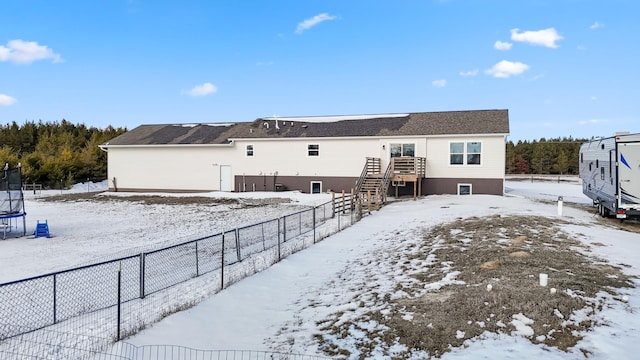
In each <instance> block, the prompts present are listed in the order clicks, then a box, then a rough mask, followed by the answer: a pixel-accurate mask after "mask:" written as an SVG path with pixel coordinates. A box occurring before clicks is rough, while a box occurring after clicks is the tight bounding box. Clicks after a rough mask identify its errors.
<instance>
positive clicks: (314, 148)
mask: <svg viewBox="0 0 640 360" xmlns="http://www.w3.org/2000/svg"><path fill="white" fill-rule="evenodd" d="M307 155H308V156H320V145H319V144H309V145H307Z"/></svg>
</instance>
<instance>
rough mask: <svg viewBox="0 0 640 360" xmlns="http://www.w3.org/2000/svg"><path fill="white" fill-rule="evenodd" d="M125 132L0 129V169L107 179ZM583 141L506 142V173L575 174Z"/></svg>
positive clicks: (41, 176)
mask: <svg viewBox="0 0 640 360" xmlns="http://www.w3.org/2000/svg"><path fill="white" fill-rule="evenodd" d="M125 131H126V128H113V127H111V126H109V127H107V128H104V129H99V128H95V127H87V126H85V125H84V124H72V123H70V122H68V121H66V120H62V121H60V122H42V121H40V122H37V123H36V122H25V123H24V124H23V125H18V124H17V123H16V122H13V123H11V124H6V125H2V126H0V166H4V164H5V163H9V166H10V167H16V166H17V165H18V163H20V164H21V166H22V175H23V182H24V183H36V184H42V185H43V186H44V187H46V188H63V187H69V186H71V185H73V184H75V183H79V182H84V181H87V180H89V181H101V180H104V179H106V178H107V156H106V153H105V152H103V151H102V150H100V148H99V146H98V145H100V144H103V143H105V142H107V141H109V140H111V139H113V138H114V137H116V136H118V135H120V134H122V133H124V132H125ZM585 141H587V140H585V139H572V138H570V137H569V138H557V139H548V140H547V139H544V138H543V139H540V140H534V141H532V142H529V141H518V142H517V143H515V144H514V143H513V142H512V141H508V142H507V144H506V169H505V171H506V173H507V174H561V175H565V174H568V175H575V174H578V156H579V151H580V144H582V143H583V142H585Z"/></svg>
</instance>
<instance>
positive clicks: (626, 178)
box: [618, 142, 640, 206]
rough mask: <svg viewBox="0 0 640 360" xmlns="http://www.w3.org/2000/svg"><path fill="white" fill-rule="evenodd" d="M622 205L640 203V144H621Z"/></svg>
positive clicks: (619, 173)
mask: <svg viewBox="0 0 640 360" xmlns="http://www.w3.org/2000/svg"><path fill="white" fill-rule="evenodd" d="M618 153H619V156H620V158H619V159H618V160H619V162H618V176H619V180H620V195H621V196H620V205H622V206H624V205H627V204H639V203H640V142H633V143H619V144H618Z"/></svg>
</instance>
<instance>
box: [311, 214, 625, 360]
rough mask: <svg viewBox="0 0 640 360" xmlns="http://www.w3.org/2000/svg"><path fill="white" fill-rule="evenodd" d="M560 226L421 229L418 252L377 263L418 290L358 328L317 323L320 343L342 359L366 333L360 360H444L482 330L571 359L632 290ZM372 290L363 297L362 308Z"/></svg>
mask: <svg viewBox="0 0 640 360" xmlns="http://www.w3.org/2000/svg"><path fill="white" fill-rule="evenodd" d="M562 223H563V221H562V220H559V219H548V218H544V217H533V216H527V217H521V216H507V217H501V216H493V217H489V218H470V219H460V220H458V221H455V222H452V223H449V224H445V225H441V226H437V227H435V228H431V229H428V230H425V235H424V237H423V240H422V242H421V243H419V244H417V245H416V244H411V245H405V246H404V247H401V248H399V249H398V251H397V252H396V253H395V254H393V255H392V256H387V257H385V258H384V259H383V260H381V261H382V262H386V264H387V265H388V268H391V269H393V270H394V272H396V273H397V272H398V271H403V272H404V273H405V274H410V278H411V279H412V281H406V279H405V280H403V281H400V282H398V283H397V284H396V287H395V288H393V289H392V291H393V292H390V293H387V294H377V299H378V300H377V301H376V303H375V304H373V305H371V306H369V308H370V309H371V310H368V311H366V312H361V313H358V314H360V315H354V317H355V318H356V320H347V321H344V319H345V318H349V317H344V316H341V315H342V313H341V314H334V315H333V316H331V317H330V318H328V319H326V320H324V321H322V322H320V323H319V325H320V326H321V329H322V331H323V333H322V334H319V335H318V336H316V339H317V340H318V341H319V342H320V347H321V348H322V349H323V350H324V351H325V352H326V353H327V354H328V355H332V356H344V355H345V354H353V349H351V350H349V349H345V348H341V347H340V344H341V343H343V342H341V340H344V339H346V338H347V337H349V336H350V335H349V334H352V333H353V332H354V331H361V332H364V333H366V334H367V335H366V337H367V338H366V339H365V340H362V339H358V340H357V341H353V344H352V345H353V346H354V347H355V349H356V353H359V354H363V355H361V356H360V358H363V356H365V355H366V354H369V353H370V352H371V351H372V349H373V348H374V347H376V348H380V344H385V345H384V346H382V347H383V348H387V349H390V348H392V347H395V348H396V349H397V348H404V349H406V350H404V351H401V352H400V353H397V354H396V355H397V356H395V355H394V357H398V358H406V357H409V356H410V355H411V354H416V352H421V351H422V352H423V354H424V353H426V354H428V355H429V356H435V357H439V356H441V355H442V354H444V353H445V352H447V351H449V350H450V349H451V348H452V347H460V346H463V343H464V341H465V340H468V339H472V338H475V337H478V336H480V335H481V334H483V333H484V332H486V331H489V332H494V333H508V334H518V335H521V336H524V337H526V338H528V339H530V340H531V342H533V343H544V344H546V345H548V346H552V347H556V348H558V349H561V350H565V351H566V350H567V349H569V348H571V347H574V346H575V345H576V344H577V342H578V341H579V340H580V339H581V337H580V335H579V334H580V333H581V332H584V331H588V330H590V329H591V328H592V327H594V326H596V325H602V324H599V323H598V321H599V320H597V319H598V317H597V316H596V314H597V313H598V312H599V311H601V310H602V308H603V306H605V301H616V300H612V299H615V298H617V290H616V289H619V288H626V287H633V282H632V279H631V278H630V277H629V276H627V275H625V274H624V273H622V271H621V268H620V267H618V266H615V265H611V264H607V263H606V262H604V261H603V260H601V259H596V258H594V257H591V256H589V255H587V253H588V248H586V247H585V246H584V245H583V244H582V243H581V242H579V241H577V240H576V239H574V238H572V237H571V236H569V235H568V234H567V233H565V232H563V231H561V230H560V229H559V228H558V224H562ZM514 250H517V251H515V252H514ZM515 253H520V254H527V256H512V255H513V254H515ZM427 260H428V261H427ZM411 264H419V265H417V266H412V265H411ZM541 273H544V274H547V275H548V285H547V286H541V285H540V282H539V274H541ZM372 291H377V290H369V292H367V290H363V291H362V297H363V299H370V296H368V294H370V293H371V292H372ZM398 294H401V295H398ZM607 294H610V296H608V297H607ZM607 299H608V300H607ZM353 301H354V302H359V301H362V299H358V298H356V299H353ZM371 324H376V325H375V326H372V325H371ZM367 327H369V328H367ZM334 339H338V340H334Z"/></svg>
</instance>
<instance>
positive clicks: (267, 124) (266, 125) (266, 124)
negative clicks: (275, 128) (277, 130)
mask: <svg viewBox="0 0 640 360" xmlns="http://www.w3.org/2000/svg"><path fill="white" fill-rule="evenodd" d="M262 125H264V127H266V128H267V129H268V128H269V123H268V122H266V121H265V122H264V124H262Z"/></svg>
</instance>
